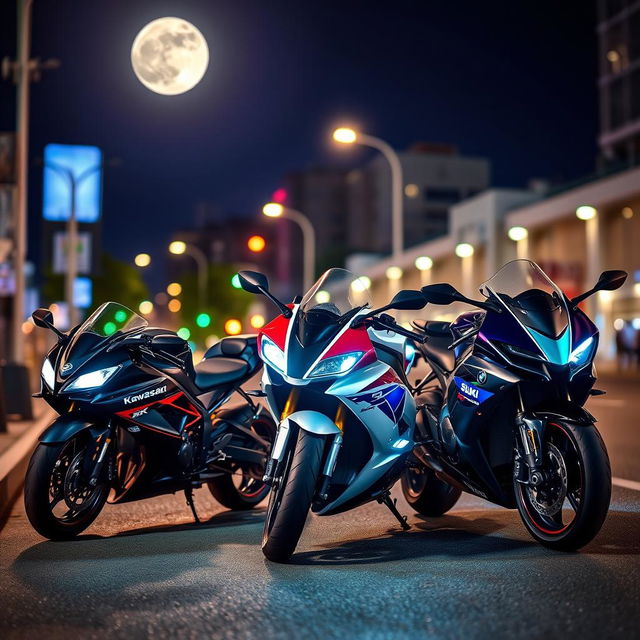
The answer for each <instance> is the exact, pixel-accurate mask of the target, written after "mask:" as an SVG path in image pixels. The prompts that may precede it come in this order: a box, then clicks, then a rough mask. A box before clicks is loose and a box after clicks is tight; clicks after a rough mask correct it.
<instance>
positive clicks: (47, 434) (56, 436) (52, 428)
mask: <svg viewBox="0 0 640 640" xmlns="http://www.w3.org/2000/svg"><path fill="white" fill-rule="evenodd" d="M85 430H88V431H90V432H91V435H92V437H94V438H97V437H98V436H99V435H100V434H101V433H104V431H105V427H100V426H98V425H96V424H94V423H93V422H87V421H86V420H83V419H82V418H78V417H77V416H72V415H69V414H66V415H62V416H58V417H57V418H56V419H55V420H54V421H53V422H52V423H51V424H50V425H49V426H48V427H47V428H46V429H45V430H44V432H43V433H42V434H41V435H40V438H39V440H40V442H43V443H44V444H59V443H61V442H66V441H67V440H69V438H72V437H73V436H75V435H77V434H78V433H80V432H81V431H85Z"/></svg>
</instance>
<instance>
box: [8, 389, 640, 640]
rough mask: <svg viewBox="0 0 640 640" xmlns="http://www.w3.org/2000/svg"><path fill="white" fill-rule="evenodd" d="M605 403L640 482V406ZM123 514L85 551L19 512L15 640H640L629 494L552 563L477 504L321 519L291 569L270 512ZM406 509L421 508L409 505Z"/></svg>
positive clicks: (210, 507) (11, 563) (159, 504)
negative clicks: (434, 511) (267, 517)
mask: <svg viewBox="0 0 640 640" xmlns="http://www.w3.org/2000/svg"><path fill="white" fill-rule="evenodd" d="M599 386H602V387H605V388H607V389H609V394H608V395H607V396H605V397H603V398H597V399H594V400H593V401H592V402H591V403H590V409H591V410H592V412H593V413H595V414H596V415H597V416H598V417H599V418H600V420H601V422H600V423H599V424H600V428H601V431H602V433H603V435H604V438H605V442H606V443H607V445H608V447H609V450H610V454H611V459H612V465H613V471H614V475H615V476H616V477H621V478H624V479H626V480H636V481H640V463H639V460H640V457H639V453H640V436H639V434H638V431H639V430H638V416H639V415H640V394H638V393H637V391H638V383H637V382H634V381H626V382H623V383H619V384H616V385H615V388H614V385H612V384H611V383H609V384H604V383H601V384H600V385H599ZM196 503H197V505H198V509H199V511H200V513H201V516H203V517H204V518H206V519H207V521H206V523H205V524H202V525H200V526H197V525H194V524H193V523H192V519H191V516H190V512H189V509H188V508H187V506H186V505H185V503H184V500H183V498H182V496H179V495H176V496H165V497H160V498H155V499H152V500H147V501H144V502H139V503H134V504H128V505H120V506H108V507H106V508H105V510H104V511H103V513H102V514H101V515H100V517H99V518H98V520H97V521H96V522H95V524H94V525H93V526H92V527H91V528H90V529H89V530H88V531H87V535H85V536H82V537H81V538H79V539H78V540H76V541H73V542H59V543H52V542H48V541H44V540H43V539H42V538H40V537H39V536H38V535H37V534H35V533H34V532H33V531H32V530H31V529H30V527H29V524H28V522H27V521H26V518H25V515H24V511H23V508H22V505H21V503H18V504H17V505H16V507H15V508H14V511H13V513H12V515H11V517H10V518H9V521H8V523H7V525H6V526H5V528H4V530H3V531H2V532H0V602H1V606H2V608H1V609H0V611H2V613H1V614H0V637H2V638H38V637H40V638H47V639H49V638H64V639H65V640H70V639H75V638H91V637H95V638H107V637H108V638H127V639H129V640H130V639H131V638H138V637H150V636H154V637H160V638H162V637H171V638H176V637H186V638H199V637H208V638H235V639H239V638H260V639H265V638H307V637H308V638H323V639H325V638H367V639H378V638H379V639H383V638H430V637H433V638H465V639H472V638H488V637H490V638H514V637H530V638H541V637H545V638H566V637H580V638H581V640H583V639H584V638H602V637H606V638H611V637H620V638H631V637H639V636H640V555H639V554H640V491H634V490H630V489H626V488H621V487H617V486H616V487H614V492H613V500H612V505H611V511H610V513H609V516H608V519H607V521H606V522H605V525H604V527H603V529H602V531H601V533H600V535H599V536H598V537H597V538H596V539H595V540H594V541H593V542H592V543H591V544H590V545H588V546H587V547H586V548H585V549H584V550H583V551H582V552H580V553H572V554H563V553H557V552H552V551H549V550H546V549H544V548H542V547H540V546H539V545H537V544H535V543H534V542H533V541H532V539H531V538H530V537H529V536H528V534H527V533H526V531H525V530H524V527H523V525H522V524H521V522H520V520H519V517H518V514H517V512H515V511H508V510H505V509H501V508H499V507H495V506H493V505H491V504H489V503H487V502H485V501H483V500H480V499H478V498H475V497H470V496H464V497H463V499H462V500H461V501H460V502H459V504H458V505H457V506H456V507H455V509H454V510H453V511H451V512H450V514H448V515H446V516H444V517H442V518H435V519H424V518H421V517H417V516H416V515H411V516H410V518H409V521H410V522H411V524H412V525H413V526H412V529H411V530H410V531H409V532H406V533H403V532H401V531H400V529H399V527H398V526H397V524H396V522H395V520H394V519H393V517H392V516H391V514H390V513H389V512H387V511H386V509H385V508H384V507H383V506H380V505H377V504H372V505H366V506H364V507H361V508H359V509H356V510H354V511H351V512H348V513H345V514H341V515H339V516H332V517H327V518H318V517H314V518H312V519H311V520H310V521H309V523H308V527H307V529H306V531H305V534H304V537H303V539H302V541H301V544H300V547H299V552H298V553H297V555H296V556H295V557H294V561H293V563H292V564H290V565H275V564H271V563H268V562H266V561H265V560H264V558H263V556H262V554H261V552H260V547H259V543H260V536H261V530H262V519H263V516H264V511H263V510H262V509H259V510H255V511H252V512H249V513H239V514H238V513H230V512H225V511H222V510H220V509H219V508H217V507H216V505H215V503H214V502H213V500H212V499H211V498H210V496H209V495H208V493H207V490H206V489H203V490H199V491H198V492H196ZM399 505H400V509H401V511H402V512H403V513H410V509H409V508H408V507H407V506H406V504H405V503H404V502H403V501H402V499H400V501H399Z"/></svg>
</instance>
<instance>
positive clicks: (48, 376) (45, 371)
mask: <svg viewBox="0 0 640 640" xmlns="http://www.w3.org/2000/svg"><path fill="white" fill-rule="evenodd" d="M41 374H42V379H43V380H44V381H45V382H46V384H47V387H49V389H53V385H54V384H55V381H56V372H55V371H54V370H53V365H52V364H51V361H50V360H49V358H45V359H44V362H43V363H42V371H41Z"/></svg>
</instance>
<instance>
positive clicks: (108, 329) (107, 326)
mask: <svg viewBox="0 0 640 640" xmlns="http://www.w3.org/2000/svg"><path fill="white" fill-rule="evenodd" d="M117 328H118V327H116V324H115V322H105V323H104V327H103V330H104V335H105V336H110V335H112V334H114V333H115V332H116V329H117Z"/></svg>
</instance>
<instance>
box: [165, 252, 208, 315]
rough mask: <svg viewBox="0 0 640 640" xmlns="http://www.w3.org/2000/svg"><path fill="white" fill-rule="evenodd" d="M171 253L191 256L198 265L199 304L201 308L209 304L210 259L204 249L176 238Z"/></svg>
mask: <svg viewBox="0 0 640 640" xmlns="http://www.w3.org/2000/svg"><path fill="white" fill-rule="evenodd" d="M169 253H172V254H173V255H174V256H181V255H187V256H191V257H192V258H193V259H194V260H195V261H196V264H197V265H198V304H199V305H200V307H201V308H204V306H205V305H206V304H207V287H208V277H209V273H208V272H209V261H208V260H207V256H206V255H205V253H204V251H202V250H201V249H199V248H198V247H196V246H195V245H192V244H187V243H186V242H183V241H182V240H174V241H173V242H171V243H170V244H169Z"/></svg>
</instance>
